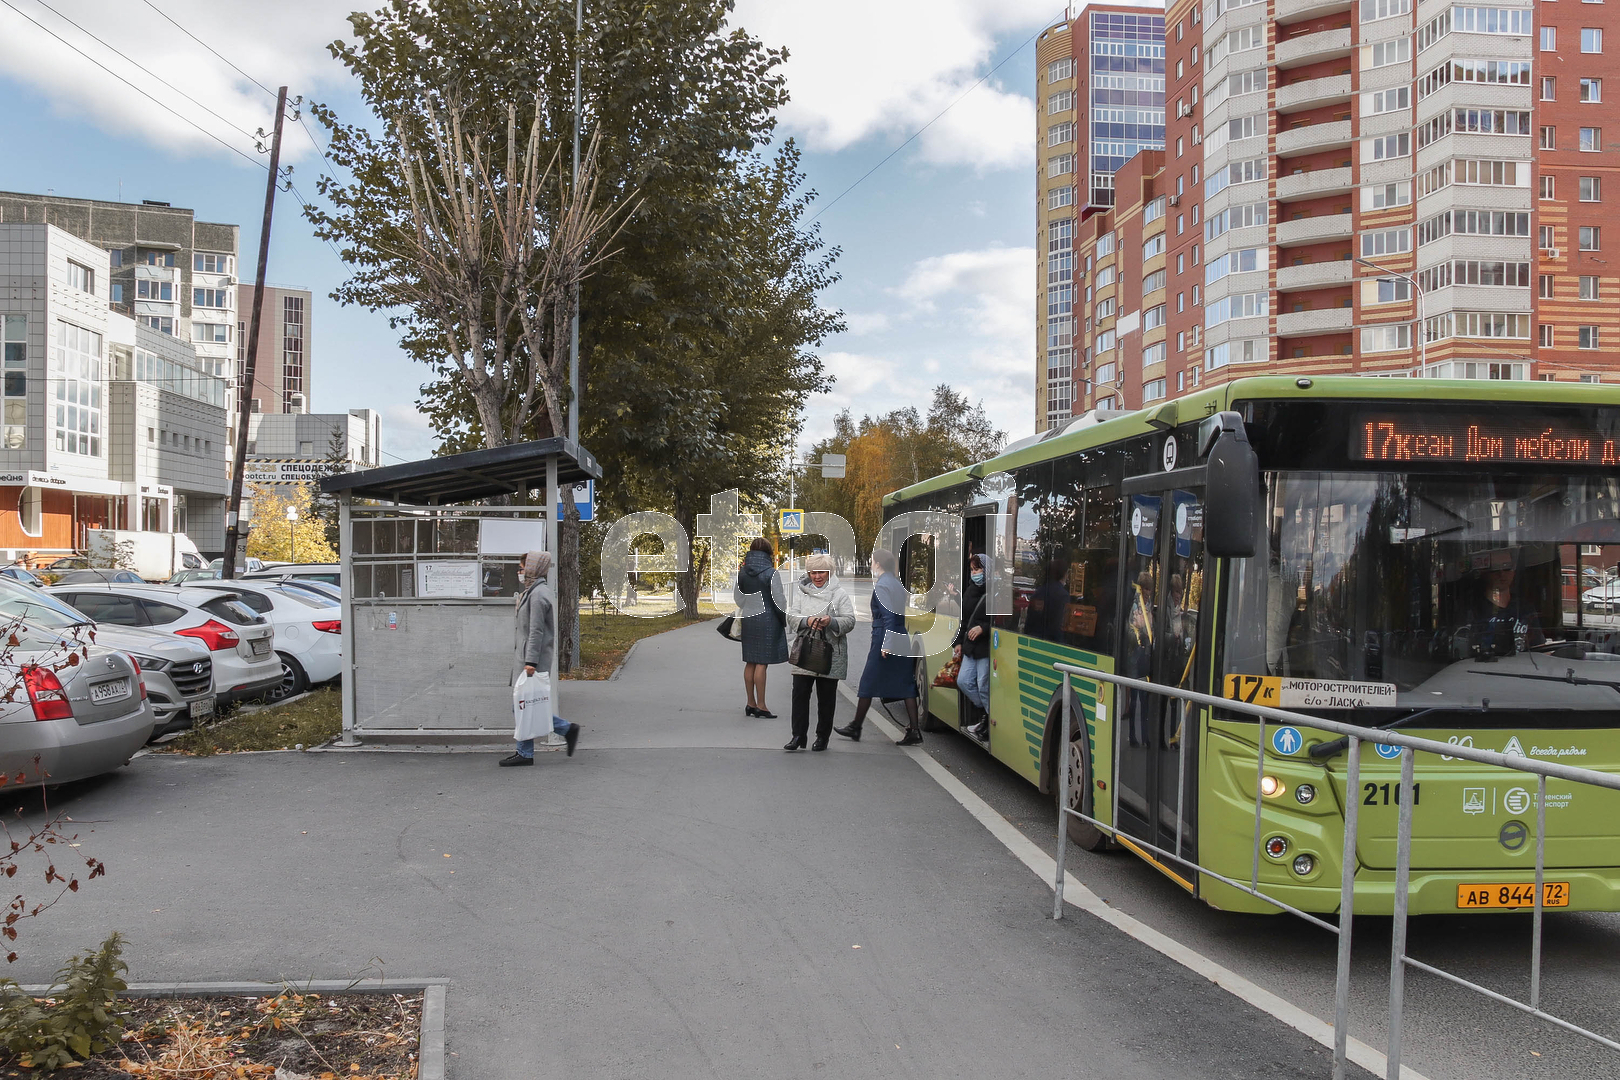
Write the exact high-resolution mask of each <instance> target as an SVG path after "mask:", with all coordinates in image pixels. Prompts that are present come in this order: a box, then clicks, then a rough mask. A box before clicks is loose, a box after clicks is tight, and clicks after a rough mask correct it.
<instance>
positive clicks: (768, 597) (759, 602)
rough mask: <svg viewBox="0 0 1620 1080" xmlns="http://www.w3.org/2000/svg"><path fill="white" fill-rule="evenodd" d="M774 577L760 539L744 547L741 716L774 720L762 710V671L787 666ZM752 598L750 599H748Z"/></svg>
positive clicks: (767, 545)
mask: <svg viewBox="0 0 1620 1080" xmlns="http://www.w3.org/2000/svg"><path fill="white" fill-rule="evenodd" d="M781 588H782V586H781V583H780V581H779V579H778V578H777V576H776V553H775V552H774V551H772V550H771V542H770V541H769V540H767V539H765V538H764V537H763V536H761V537H758V538H756V539H755V540H754V542H753V543H752V544H749V545H748V555H747V556H746V557H745V558H744V559H743V564H742V569H740V570H738V571H737V592H738V594H739V596H740V598H739V599H738V601H737V606H738V611H737V617H738V618H739V619H740V620H741V621H742V658H743V689H744V690H745V691H747V694H748V705H747V707H746V708H744V709H743V714H744V715H745V716H758V717H762V718H763V719H766V720H775V719H776V714H775V713H773V712H771V711H770V710H769V709H767V708H766V707H765V672H766V670H767V669H768V668H769V667H770V665H772V664H785V663H787V658H788V650H787V633H786V630H785V629H784V628H785V627H786V626H787V616H786V615H785V614H783V612H782V605H781V601H780V599H779V597H778V595H777V594H778V592H779V591H780V590H781ZM749 597H753V599H749Z"/></svg>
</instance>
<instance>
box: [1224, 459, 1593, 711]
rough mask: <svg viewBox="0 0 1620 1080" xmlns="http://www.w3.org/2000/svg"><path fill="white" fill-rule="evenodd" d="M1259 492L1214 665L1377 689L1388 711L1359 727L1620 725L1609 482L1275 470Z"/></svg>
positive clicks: (1565, 476) (1236, 567) (1556, 475)
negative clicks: (1259, 509)
mask: <svg viewBox="0 0 1620 1080" xmlns="http://www.w3.org/2000/svg"><path fill="white" fill-rule="evenodd" d="M1266 487H1267V492H1268V495H1267V516H1266V519H1265V524H1266V538H1265V541H1264V543H1263V544H1262V545H1260V549H1259V550H1260V554H1258V555H1257V556H1256V557H1254V558H1250V559H1242V560H1234V561H1233V563H1232V570H1233V575H1232V580H1231V584H1230V592H1229V593H1228V604H1227V615H1226V618H1225V623H1226V628H1225V633H1224V635H1223V637H1224V641H1223V643H1224V651H1225V660H1224V670H1225V671H1227V672H1233V673H1242V674H1250V675H1272V676H1282V677H1284V678H1295V679H1321V680H1335V681H1341V680H1342V681H1347V682H1364V683H1373V684H1384V685H1383V686H1382V687H1380V688H1379V689H1380V690H1381V691H1387V688H1388V686H1390V685H1393V687H1394V690H1395V699H1394V700H1395V706H1394V708H1395V710H1396V711H1395V712H1393V713H1391V712H1388V711H1386V710H1384V709H1382V708H1380V709H1379V710H1377V711H1378V713H1379V714H1381V715H1379V716H1377V717H1367V720H1368V722H1373V723H1387V722H1390V721H1391V720H1401V719H1404V718H1412V719H1417V718H1418V715H1419V714H1421V717H1422V722H1423V723H1424V724H1430V723H1435V724H1442V725H1444V724H1450V725H1453V726H1459V725H1472V726H1500V725H1509V724H1512V725H1517V726H1542V727H1557V726H1562V725H1577V726H1596V725H1607V724H1620V480H1616V479H1614V478H1611V477H1607V476H1598V475H1591V474H1586V475H1582V474H1573V475H1572V474H1561V473H1546V474H1540V475H1535V474H1531V475H1526V474H1523V473H1517V474H1513V473H1499V474H1496V475H1491V474H1487V473H1480V474H1476V475H1468V476H1458V475H1457V474H1456V473H1449V474H1444V475H1441V474H1429V473H1417V472H1414V473H1369V472H1274V473H1270V474H1268V475H1267V477H1266ZM1285 686H1286V684H1285ZM1285 697H1286V693H1285ZM1375 700H1377V699H1376V698H1375ZM1285 705H1286V702H1285ZM1359 711H1362V712H1365V710H1359Z"/></svg>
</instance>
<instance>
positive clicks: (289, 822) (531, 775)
mask: <svg viewBox="0 0 1620 1080" xmlns="http://www.w3.org/2000/svg"><path fill="white" fill-rule="evenodd" d="M735 650H736V646H735V645H733V644H729V643H727V642H725V641H723V640H722V639H721V638H720V637H719V636H718V635H717V634H715V632H714V630H713V629H712V627H711V626H708V625H700V626H695V627H691V628H688V629H683V630H679V631H674V632H672V633H669V634H664V635H661V636H659V637H657V638H653V639H649V640H648V641H645V642H643V643H642V645H641V646H639V647H638V648H637V650H636V652H635V655H634V656H633V658H632V660H631V662H630V664H629V665H628V667H627V668H626V670H625V671H624V672H623V674H622V675H621V677H620V678H619V679H617V680H614V681H611V682H605V683H597V684H569V685H568V686H567V687H566V688H565V694H566V695H567V696H566V697H565V699H564V700H565V705H564V708H565V710H566V712H567V713H568V714H569V715H570V716H571V717H572V718H573V719H576V720H577V721H578V722H580V723H581V724H582V725H583V726H584V737H583V739H582V742H581V749H580V752H579V753H578V755H577V756H575V757H573V758H565V757H564V756H563V755H561V754H546V755H542V756H541V758H540V759H539V761H538V763H537V764H536V766H535V767H533V768H529V769H497V768H496V767H495V764H494V755H489V756H484V755H477V754H443V755H438V754H363V753H357V754H319V755H309V754H265V755H246V756H234V757H216V758H208V759H186V758H171V757H148V758H143V759H141V760H139V761H137V762H135V764H134V765H133V766H132V767H130V768H129V769H126V770H122V771H121V772H119V773H117V774H115V775H114V776H112V777H110V778H107V779H105V780H101V781H96V782H91V783H87V784H81V785H75V786H73V787H70V788H65V789H62V791H60V792H59V793H58V794H57V796H56V797H55V799H54V803H55V804H56V805H58V806H62V807H65V808H66V809H67V811H68V812H69V813H70V814H72V815H73V816H74V818H75V819H76V820H77V821H79V822H80V823H81V829H83V830H84V834H85V835H84V847H83V849H82V850H83V851H85V852H86V853H89V854H94V855H96V856H97V857H100V858H102V859H104V860H105V861H106V863H107V865H108V876H107V877H106V878H105V879H104V880H97V881H95V882H91V883H89V884H87V885H86V887H85V888H84V889H82V890H81V891H80V893H79V894H77V895H75V896H70V897H68V898H66V899H65V900H64V901H63V902H62V904H61V905H59V906H58V907H57V908H56V909H54V910H52V911H51V912H49V913H48V914H47V915H46V916H44V917H42V918H41V919H39V920H37V921H30V923H28V924H25V925H24V926H23V927H22V929H23V937H22V940H21V942H20V949H19V951H20V952H21V953H22V959H21V960H20V961H19V962H18V963H17V964H16V965H14V968H13V970H12V971H10V972H8V974H10V975H12V976H13V977H15V978H17V979H19V980H20V981H23V982H31V981H43V980H44V979H45V978H47V977H48V976H49V975H50V973H51V971H52V970H54V969H55V968H56V966H57V965H58V964H59V963H60V961H61V960H62V959H63V958H65V957H66V955H67V954H68V953H69V952H70V951H72V950H73V949H76V948H82V947H84V946H88V945H92V944H94V943H95V942H97V941H99V940H100V939H101V938H102V937H103V936H105V935H106V934H107V933H108V932H110V931H112V930H120V931H122V932H124V934H125V935H126V936H127V937H128V939H129V948H128V953H127V956H128V959H129V961H130V965H131V968H132V977H133V978H136V979H140V980H143V981H152V980H177V979H195V980H214V979H227V978H229V979H277V978H283V977H285V978H289V979H305V978H310V977H316V978H342V977H346V976H358V975H360V974H362V973H363V972H365V971H366V970H367V969H368V967H374V966H375V964H374V958H375V960H376V961H380V963H381V964H382V966H383V969H384V971H386V972H388V973H392V974H395V975H398V976H407V975H409V976H446V977H448V978H450V979H451V980H452V984H451V989H450V997H449V1007H448V1045H449V1049H450V1051H451V1053H452V1055H453V1056H452V1057H451V1058H450V1074H451V1076H452V1077H456V1078H463V1080H505V1078H531V1077H569V1078H574V1077H583V1078H602V1080H609V1078H613V1080H619V1078H631V1077H634V1078H640V1077H647V1078H659V1080H666V1078H685V1077H693V1078H698V1077H726V1078H733V1077H734V1078H737V1080H757V1078H761V1077H822V1076H824V1077H837V1078H866V1077H872V1078H874V1080H875V1078H879V1077H882V1078H885V1080H888V1078H892V1077H895V1076H906V1077H917V1078H919V1080H923V1078H928V1080H932V1078H938V1077H961V1078H964V1080H968V1078H971V1080H984V1078H1001V1077H1006V1078H1014V1077H1027V1076H1068V1077H1097V1078H1105V1077H1106V1078H1120V1077H1124V1078H1138V1077H1140V1078H1164V1080H1171V1078H1175V1080H1183V1078H1187V1077H1205V1076H1208V1077H1222V1078H1234V1077H1255V1078H1261V1077H1264V1078H1267V1080H1273V1078H1278V1077H1301V1078H1305V1077H1310V1078H1313V1080H1314V1078H1319V1077H1325V1076H1326V1075H1327V1073H1328V1061H1327V1056H1326V1054H1325V1052H1324V1051H1323V1050H1322V1049H1321V1048H1320V1047H1319V1046H1317V1045H1316V1044H1315V1043H1313V1042H1311V1041H1310V1040H1308V1039H1306V1038H1305V1037H1304V1036H1302V1035H1300V1034H1299V1033H1297V1032H1295V1031H1294V1030H1292V1029H1291V1028H1288V1027H1286V1026H1284V1025H1283V1024H1281V1023H1280V1022H1278V1021H1276V1020H1273V1019H1272V1018H1270V1017H1268V1016H1265V1015H1263V1014H1261V1013H1259V1012H1257V1011H1255V1010H1253V1009H1251V1008H1249V1007H1248V1006H1246V1005H1243V1004H1242V1003H1240V1002H1239V1001H1237V1000H1236V999H1234V998H1232V997H1230V996H1229V995H1227V994H1226V993H1225V992H1224V991H1222V990H1220V989H1218V988H1216V987H1215V986H1213V985H1212V984H1211V983H1209V982H1208V981H1206V980H1204V979H1202V978H1200V977H1197V976H1195V975H1193V974H1192V973H1190V972H1188V971H1187V970H1185V969H1183V968H1181V967H1179V966H1177V965H1175V964H1173V963H1172V962H1170V961H1169V960H1167V959H1165V958H1164V957H1162V956H1161V955H1159V954H1158V953H1156V952H1153V951H1151V950H1149V949H1147V948H1146V947H1144V946H1141V945H1139V944H1137V943H1136V942H1134V941H1132V940H1130V939H1127V938H1125V937H1123V936H1121V935H1120V934H1118V933H1117V932H1115V931H1114V930H1113V929H1111V928H1110V927H1108V926H1106V925H1104V924H1102V923H1100V922H1098V921H1096V920H1095V919H1092V918H1090V917H1088V916H1084V915H1081V914H1079V913H1074V912H1071V915H1070V917H1069V918H1067V919H1065V920H1064V921H1063V922H1060V923H1054V922H1053V921H1052V920H1051V918H1050V915H1051V893H1050V891H1049V889H1048V888H1047V887H1046V886H1045V885H1044V884H1043V883H1042V882H1040V881H1038V880H1036V879H1035V878H1034V877H1033V876H1032V875H1031V874H1030V873H1029V871H1028V870H1026V869H1025V868H1024V867H1023V866H1022V865H1021V864H1020V863H1018V862H1017V861H1016V860H1015V859H1014V858H1012V857H1011V856H1010V855H1009V854H1008V853H1007V851H1006V850H1005V849H1003V848H1002V847H1001V846H1000V845H999V844H998V843H997V842H996V841H995V840H994V839H993V838H992V837H991V836H990V834H989V833H988V832H987V831H986V830H985V829H984V828H983V827H982V826H981V825H979V824H978V823H977V822H976V821H975V820H974V819H973V818H971V817H970V816H969V815H968V814H967V813H966V812H965V811H964V810H963V809H962V807H961V806H960V805H958V804H957V803H956V802H955V801H954V800H953V799H952V798H950V797H949V796H948V795H947V794H946V793H945V792H944V791H943V790H942V789H941V788H940V787H939V786H938V785H937V784H935V783H934V781H932V780H931V779H930V778H929V777H928V776H927V775H926V774H925V773H924V772H923V771H922V770H921V769H919V768H918V767H917V765H916V764H915V763H914V762H912V761H911V760H910V759H908V758H907V757H905V756H904V755H903V754H901V753H900V752H899V751H897V750H896V749H895V748H893V747H892V746H889V745H888V744H887V741H886V740H885V739H883V738H882V737H881V736H880V735H878V733H876V732H875V731H874V732H872V733H871V734H870V735H869V736H868V738H867V740H866V741H864V742H862V743H860V744H858V745H857V744H851V743H848V742H845V741H843V740H838V741H836V742H835V745H834V747H833V749H832V750H831V751H829V752H827V753H821V754H810V753H801V754H784V753H783V752H782V751H781V749H780V746H781V744H782V743H783V742H785V741H786V738H787V728H788V722H787V718H786V712H787V710H786V708H785V706H786V703H787V689H788V688H787V686H786V685H785V682H786V680H785V679H781V681H779V682H778V683H776V684H774V685H773V687H772V690H771V700H772V702H773V704H775V705H776V706H777V707H778V709H779V711H781V712H782V714H783V716H782V719H780V720H777V721H760V720H748V719H746V718H744V717H743V716H742V709H741V701H742V694H741V685H740V684H741V673H740V667H741V665H740V662H739V661H738V660H737V654H736V651H735ZM777 672H781V673H782V674H784V675H785V669H776V671H773V675H776V674H777ZM778 678H779V679H780V676H778ZM848 712H849V707H848V705H847V703H844V702H840V714H841V719H844V718H847V716H848ZM86 823H93V824H86ZM340 1064H341V1063H340ZM1356 1075H1359V1076H1364V1075H1365V1074H1364V1073H1359V1072H1358V1073H1357V1074H1356Z"/></svg>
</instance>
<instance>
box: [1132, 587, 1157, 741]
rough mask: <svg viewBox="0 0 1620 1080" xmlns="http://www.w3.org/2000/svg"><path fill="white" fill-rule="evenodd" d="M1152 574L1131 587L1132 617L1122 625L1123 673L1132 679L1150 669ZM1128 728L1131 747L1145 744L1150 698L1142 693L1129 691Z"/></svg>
mask: <svg viewBox="0 0 1620 1080" xmlns="http://www.w3.org/2000/svg"><path fill="white" fill-rule="evenodd" d="M1154 594H1155V589H1154V587H1153V575H1152V573H1150V572H1149V571H1146V570H1144V571H1142V572H1141V573H1140V574H1138V575H1137V576H1136V584H1134V585H1133V586H1131V614H1130V618H1129V620H1128V621H1127V622H1126V624H1125V664H1124V667H1125V670H1124V672H1123V674H1125V675H1128V676H1130V677H1131V678H1134V679H1145V678H1147V677H1148V675H1149V673H1150V672H1152V670H1153V622H1154V617H1155V616H1156V615H1157V613H1158V610H1159V605H1158V600H1157V599H1156V597H1155V595H1154ZM1130 697H1131V701H1130V706H1129V727H1128V728H1127V731H1126V735H1127V737H1128V738H1129V740H1130V744H1131V745H1132V746H1146V745H1148V706H1149V703H1150V700H1151V699H1150V698H1149V697H1148V695H1147V694H1144V693H1142V692H1141V691H1139V690H1137V691H1131V692H1130Z"/></svg>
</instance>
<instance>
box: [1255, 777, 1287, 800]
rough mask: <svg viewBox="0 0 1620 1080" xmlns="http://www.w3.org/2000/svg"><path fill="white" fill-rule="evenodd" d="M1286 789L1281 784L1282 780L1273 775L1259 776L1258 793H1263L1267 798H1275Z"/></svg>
mask: <svg viewBox="0 0 1620 1080" xmlns="http://www.w3.org/2000/svg"><path fill="white" fill-rule="evenodd" d="M1287 790H1288V789H1287V788H1286V787H1284V786H1283V782H1282V781H1281V780H1279V779H1277V778H1276V777H1275V776H1262V777H1261V778H1260V794H1262V795H1264V796H1265V797H1266V798H1268V799H1275V798H1276V797H1277V796H1278V795H1281V794H1282V793H1283V792H1285V791H1287Z"/></svg>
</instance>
